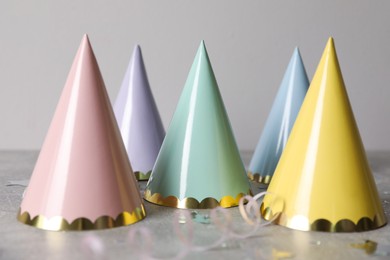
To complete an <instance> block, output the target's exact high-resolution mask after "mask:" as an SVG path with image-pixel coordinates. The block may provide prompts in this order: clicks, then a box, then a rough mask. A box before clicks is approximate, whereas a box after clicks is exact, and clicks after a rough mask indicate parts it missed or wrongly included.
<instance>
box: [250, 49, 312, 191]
mask: <svg viewBox="0 0 390 260" xmlns="http://www.w3.org/2000/svg"><path fill="white" fill-rule="evenodd" d="M308 87H309V80H308V78H307V75H306V71H305V67H304V66H303V62H302V58H301V55H300V54H299V50H298V48H296V49H295V50H294V53H293V55H292V57H291V60H290V63H289V64H288V67H287V70H286V72H285V74H284V77H283V80H282V84H281V85H280V87H279V91H278V94H277V95H276V98H275V100H274V103H273V105H272V109H271V112H270V114H269V116H268V119H267V121H266V123H265V126H264V130H263V133H262V134H261V137H260V140H259V142H258V144H257V146H256V149H255V152H254V154H253V157H252V160H251V162H250V164H249V171H248V177H249V178H250V179H251V180H254V181H257V182H260V183H264V184H269V182H270V180H271V178H272V176H273V174H274V171H275V168H276V165H277V164H278V162H279V158H280V156H281V154H282V152H283V149H284V147H285V146H286V143H287V139H288V137H289V135H290V131H291V129H292V127H293V125H294V122H295V118H296V117H297V115H298V112H299V109H300V108H301V105H302V102H303V99H304V98H305V95H306V92H307V88H308Z"/></svg>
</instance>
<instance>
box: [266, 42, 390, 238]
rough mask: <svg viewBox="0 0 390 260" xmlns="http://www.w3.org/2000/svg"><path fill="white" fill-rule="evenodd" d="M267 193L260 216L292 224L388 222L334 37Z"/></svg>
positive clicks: (346, 227)
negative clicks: (347, 88) (343, 76)
mask: <svg viewBox="0 0 390 260" xmlns="http://www.w3.org/2000/svg"><path fill="white" fill-rule="evenodd" d="M268 192H269V193H270V194H271V195H267V196H266V197H265V198H264V201H263V204H262V207H261V213H262V215H263V217H264V218H265V219H268V220H269V219H272V218H276V220H275V222H276V223H277V224H279V225H282V226H286V227H289V228H292V229H298V230H304V231H308V230H319V231H329V232H350V231H364V230H371V229H375V228H379V227H381V226H383V225H385V224H386V218H385V215H384V212H383V208H382V206H381V203H380V200H379V196H378V191H377V189H376V186H375V182H374V179H373V177H372V174H371V171H370V168H369V166H368V162H367V158H366V154H365V151H364V147H363V144H362V141H361V138H360V134H359V131H358V128H357V125H356V122H355V119H354V116H353V112H352V108H351V105H350V102H349V99H348V95H347V92H346V89H345V86H344V81H343V78H342V75H341V71H340V67H339V63H338V60H337V55H336V51H335V47H334V43H333V39H332V38H329V41H328V43H327V45H326V47H325V50H324V53H323V55H322V58H321V61H320V63H319V65H318V68H317V71H316V73H315V75H314V78H313V80H312V83H311V85H310V87H309V90H308V92H307V95H306V98H305V100H304V102H303V104H302V107H301V110H300V112H299V114H298V117H297V119H296V122H295V125H294V127H293V129H292V132H291V135H290V138H289V140H288V142H287V145H286V147H285V150H284V152H283V154H282V156H281V159H280V161H279V164H278V166H277V168H276V170H275V174H274V177H273V179H272V181H271V183H270V186H269V188H268Z"/></svg>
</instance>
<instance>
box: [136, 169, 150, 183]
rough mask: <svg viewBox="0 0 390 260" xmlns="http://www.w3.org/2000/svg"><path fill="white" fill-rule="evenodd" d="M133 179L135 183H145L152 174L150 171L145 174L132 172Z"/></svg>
mask: <svg viewBox="0 0 390 260" xmlns="http://www.w3.org/2000/svg"><path fill="white" fill-rule="evenodd" d="M134 174H135V178H136V179H137V181H147V180H149V178H150V175H151V174H152V171H148V172H147V173H143V172H140V171H137V172H134Z"/></svg>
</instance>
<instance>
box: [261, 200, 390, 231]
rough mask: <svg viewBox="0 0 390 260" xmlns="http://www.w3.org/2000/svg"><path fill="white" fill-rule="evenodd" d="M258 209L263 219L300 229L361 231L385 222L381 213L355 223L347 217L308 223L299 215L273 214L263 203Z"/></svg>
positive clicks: (377, 226) (375, 227) (371, 228)
mask: <svg viewBox="0 0 390 260" xmlns="http://www.w3.org/2000/svg"><path fill="white" fill-rule="evenodd" d="M260 211H261V214H262V215H263V218H264V219H265V220H271V219H274V221H273V222H274V223H275V224H278V225H281V226H285V227H288V228H292V229H297V230H302V231H325V232H361V231H368V230H373V229H377V228H380V227H382V226H384V225H386V223H387V221H386V218H385V216H384V215H383V214H377V215H375V216H374V218H373V219H370V218H369V217H362V218H361V219H360V220H359V221H358V222H357V223H354V222H353V221H352V220H349V219H341V220H339V221H337V223H332V222H331V221H329V220H327V219H317V220H315V221H313V222H312V223H311V224H310V222H309V219H307V218H306V217H304V216H301V215H299V216H293V217H288V216H287V215H286V214H285V213H283V212H279V213H276V214H273V213H272V210H271V209H270V208H269V207H267V208H266V209H264V204H262V205H261V208H260Z"/></svg>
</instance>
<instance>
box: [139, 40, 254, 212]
mask: <svg viewBox="0 0 390 260" xmlns="http://www.w3.org/2000/svg"><path fill="white" fill-rule="evenodd" d="M248 193H250V187H249V182H248V179H247V176H246V174H245V168H244V165H243V163H242V160H241V157H240V154H239V151H238V148H237V145H236V142H235V140H234V136H233V133H232V130H231V126H230V123H229V119H228V117H227V114H226V111H225V107H224V104H223V101H222V97H221V94H220V92H219V89H218V85H217V81H216V79H215V76H214V73H213V70H212V68H211V64H210V60H209V57H208V54H207V51H206V47H205V45H204V42H203V41H202V42H201V44H200V47H199V49H198V52H197V54H196V57H195V60H194V63H193V64H192V67H191V70H190V73H189V75H188V78H187V82H186V84H185V86H184V89H183V92H182V95H181V97H180V100H179V103H178V105H177V108H176V112H175V114H174V116H173V119H172V122H171V125H170V127H169V130H168V131H167V135H166V137H165V139H164V142H163V145H162V147H161V150H160V153H159V155H158V157H157V161H156V164H155V166H154V168H153V171H152V175H151V177H150V179H149V182H148V184H147V186H146V191H145V199H146V200H148V201H150V202H153V203H156V204H160V205H164V206H170V207H177V208H213V207H216V206H222V207H232V206H236V205H238V202H239V200H240V198H241V197H242V196H244V195H245V194H248Z"/></svg>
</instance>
